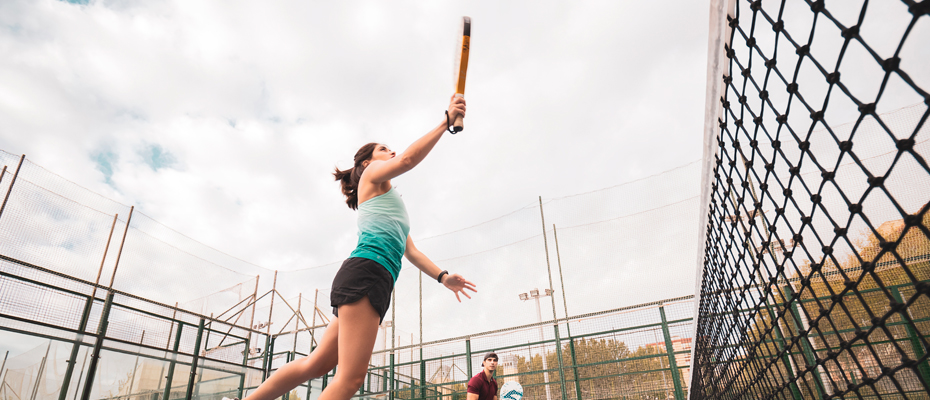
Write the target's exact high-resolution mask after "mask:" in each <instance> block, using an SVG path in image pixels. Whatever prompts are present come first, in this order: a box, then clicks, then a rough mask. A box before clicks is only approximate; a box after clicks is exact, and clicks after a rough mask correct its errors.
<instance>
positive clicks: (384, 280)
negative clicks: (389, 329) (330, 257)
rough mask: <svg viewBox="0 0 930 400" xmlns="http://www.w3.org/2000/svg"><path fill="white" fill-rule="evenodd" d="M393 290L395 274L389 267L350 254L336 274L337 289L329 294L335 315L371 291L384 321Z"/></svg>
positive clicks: (334, 288) (334, 287)
mask: <svg viewBox="0 0 930 400" xmlns="http://www.w3.org/2000/svg"><path fill="white" fill-rule="evenodd" d="M393 290H394V277H393V276H391V273H390V272H388V270H387V268H384V266H382V265H381V264H378V262H377V261H374V260H369V259H367V258H361V257H351V258H348V259H346V260H345V261H344V262H343V263H342V267H340V268H339V272H336V277H335V278H333V290H332V292H331V293H330V295H329V301H330V303H332V306H333V315H335V316H337V317H338V316H339V306H341V305H343V304H351V303H354V302H356V301H358V300H359V299H361V298H362V297H365V296H366V295H367V296H368V300H369V301H371V306H372V307H374V308H375V311H377V312H378V315H380V316H381V321H382V322H383V321H384V315H385V314H387V310H388V308H389V307H390V306H391V292H392V291H393Z"/></svg>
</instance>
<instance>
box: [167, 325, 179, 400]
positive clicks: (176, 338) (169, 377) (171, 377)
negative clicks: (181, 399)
mask: <svg viewBox="0 0 930 400" xmlns="http://www.w3.org/2000/svg"><path fill="white" fill-rule="evenodd" d="M183 328H184V323H183V322H180V321H178V331H177V333H175V334H174V349H173V350H172V354H171V362H170V363H169V364H168V375H165V394H164V395H163V396H162V400H168V398H169V396H171V381H172V380H174V366H175V363H176V362H177V359H178V346H179V345H180V344H181V330H182V329H183ZM168 340H171V339H168Z"/></svg>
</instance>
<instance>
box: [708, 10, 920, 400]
mask: <svg viewBox="0 0 930 400" xmlns="http://www.w3.org/2000/svg"><path fill="white" fill-rule="evenodd" d="M730 4H732V7H731V8H730V10H729V12H728V15H727V16H726V21H725V23H726V27H724V28H723V29H724V30H725V31H726V37H728V38H729V40H726V41H725V45H723V46H721V47H722V48H717V49H712V54H715V53H716V54H722V55H723V56H724V57H725V59H724V64H723V65H724V68H723V71H721V75H718V76H714V77H713V78H712V79H715V80H719V81H718V82H719V84H720V85H721V86H720V88H721V89H720V97H719V98H714V99H712V100H713V101H715V102H716V101H719V102H720V103H719V105H718V106H719V109H720V114H719V115H718V116H715V118H717V121H716V123H715V124H714V126H715V129H714V132H713V133H712V134H710V135H709V138H710V140H712V141H713V144H715V145H714V146H713V147H714V151H713V153H714V155H713V162H712V163H710V170H709V174H707V175H705V176H708V177H709V180H708V181H706V182H705V183H704V185H706V186H707V187H708V189H709V191H708V194H709V197H708V198H707V199H706V201H708V203H709V207H708V209H707V213H708V214H707V226H706V239H705V243H704V245H703V271H702V281H701V286H700V301H699V307H698V314H697V322H696V328H695V329H696V334H695V341H696V342H695V350H694V365H695V369H694V376H693V378H692V393H691V397H692V398H696V399H703V398H723V399H736V398H752V399H757V398H758V399H772V398H779V399H780V398H793V399H801V398H908V399H921V398H924V399H925V398H928V397H927V393H928V392H930V367H928V365H927V349H928V338H927V335H928V332H930V330H928V328H930V325H928V322H930V320H928V318H927V317H928V315H927V305H928V297H927V296H928V294H930V284H928V279H930V213H928V208H930V207H928V204H930V203H928V200H930V196H928V192H927V188H928V187H930V167H928V165H927V162H926V159H925V156H926V155H927V154H930V147H928V140H930V129H928V127H927V124H926V121H927V117H928V115H930V111H928V105H930V96H928V94H927V92H926V91H925V89H924V88H926V87H927V86H928V84H930V76H928V75H927V68H926V67H925V65H921V64H919V63H920V62H921V61H920V60H921V52H922V51H924V50H923V49H926V48H927V47H928V42H927V40H926V39H927V38H928V37H930V18H927V12H928V10H930V6H928V5H930V2H927V1H924V2H914V1H901V2H898V1H888V2H869V1H848V2H830V3H829V4H828V3H827V2H824V1H780V2H779V1H766V2H762V1H733V2H730ZM712 40H713V39H712ZM712 43H713V42H712ZM924 61H925V59H924ZM712 83H714V82H712ZM714 84H717V83H714ZM709 87H710V86H709ZM715 107H717V106H715Z"/></svg>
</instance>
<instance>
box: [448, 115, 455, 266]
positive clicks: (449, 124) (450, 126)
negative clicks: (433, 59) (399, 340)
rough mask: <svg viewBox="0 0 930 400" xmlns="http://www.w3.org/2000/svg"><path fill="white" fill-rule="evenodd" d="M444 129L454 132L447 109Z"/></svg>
mask: <svg viewBox="0 0 930 400" xmlns="http://www.w3.org/2000/svg"><path fill="white" fill-rule="evenodd" d="M446 130H447V131H449V133H451V134H453V135H454V134H455V131H453V130H452V121H450V120H449V110H446ZM447 273H448V272H447Z"/></svg>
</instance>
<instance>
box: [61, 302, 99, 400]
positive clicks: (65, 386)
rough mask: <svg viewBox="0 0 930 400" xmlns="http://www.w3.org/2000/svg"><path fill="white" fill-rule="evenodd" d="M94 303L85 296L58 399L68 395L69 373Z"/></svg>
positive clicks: (72, 369)
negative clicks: (75, 338) (76, 333)
mask: <svg viewBox="0 0 930 400" xmlns="http://www.w3.org/2000/svg"><path fill="white" fill-rule="evenodd" d="M93 305H94V298H93V297H91V296H87V304H85V305H84V312H83V313H82V314H81V323H80V324H79V325H78V332H80V334H78V341H77V342H75V343H74V347H72V348H71V356H70V357H69V358H68V368H67V369H66V370H65V378H64V380H63V381H62V382H61V393H59V394H58V400H65V397H67V396H68V386H70V385H71V375H72V374H74V364H76V363H77V356H78V352H79V351H80V350H81V343H80V342H82V341H83V339H84V329H87V320H88V318H89V317H90V309H91V307H93Z"/></svg>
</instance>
